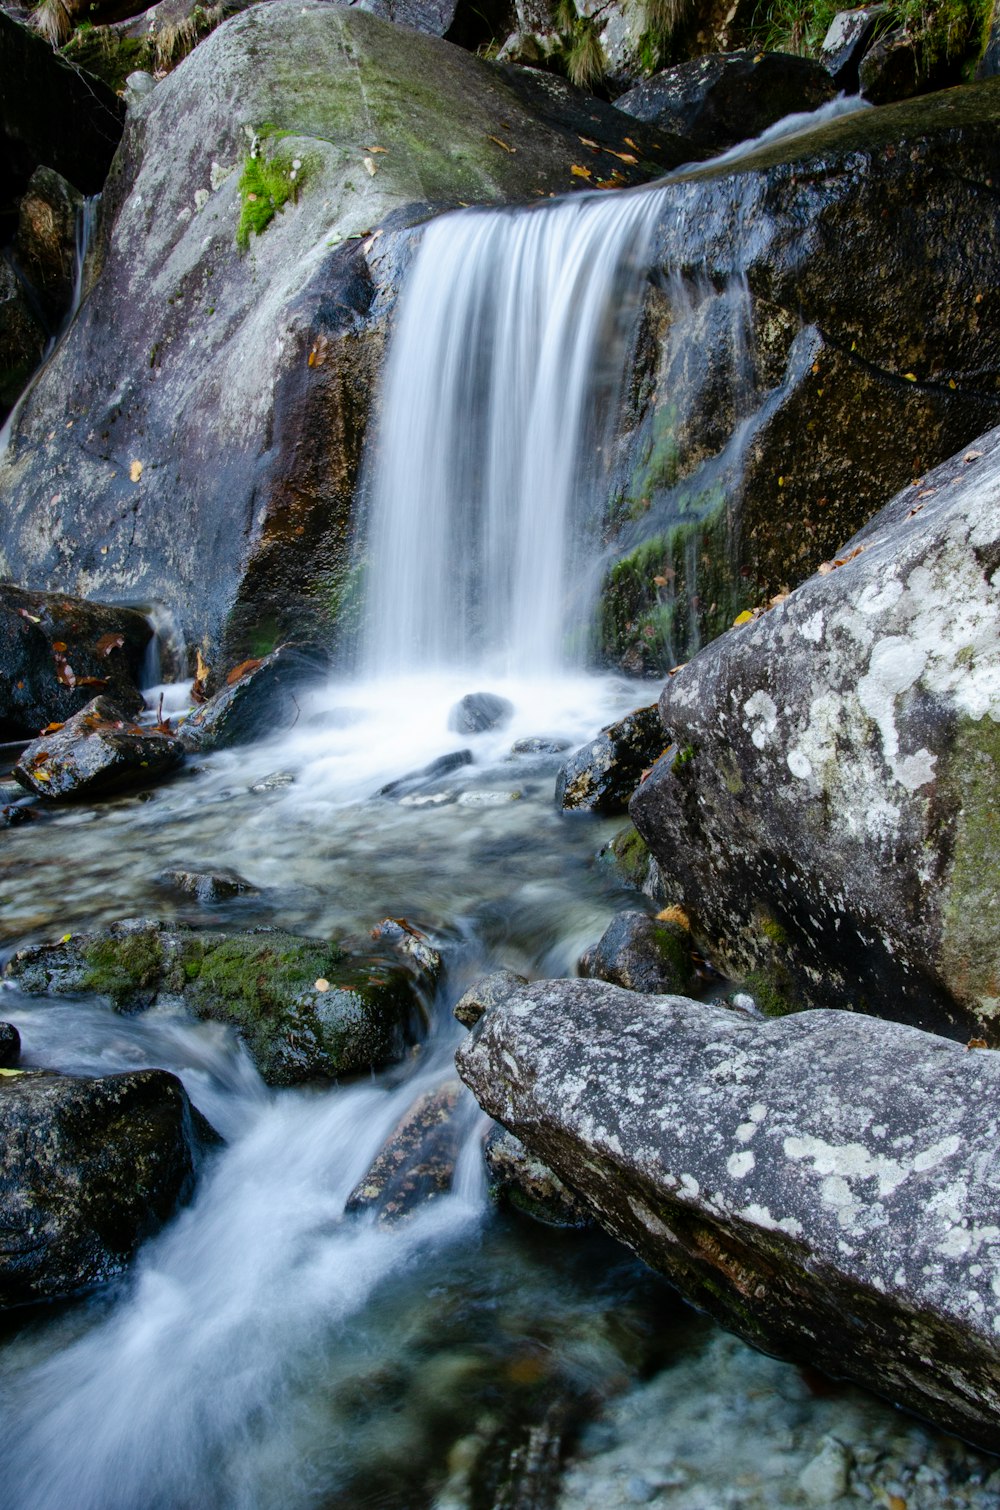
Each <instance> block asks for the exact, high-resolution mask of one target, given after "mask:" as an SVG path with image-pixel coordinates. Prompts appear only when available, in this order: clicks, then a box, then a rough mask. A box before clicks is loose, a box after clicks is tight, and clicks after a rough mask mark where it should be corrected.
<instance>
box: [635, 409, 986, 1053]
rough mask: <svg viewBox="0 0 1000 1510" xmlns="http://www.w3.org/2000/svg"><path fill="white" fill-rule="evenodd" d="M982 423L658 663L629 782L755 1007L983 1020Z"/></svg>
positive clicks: (645, 823) (696, 920) (661, 853)
mask: <svg viewBox="0 0 1000 1510" xmlns="http://www.w3.org/2000/svg"><path fill="white" fill-rule="evenodd" d="M998 562H1000V430H996V431H993V432H991V433H990V434H989V435H988V436H987V437H986V438H985V439H984V440H982V441H981V442H980V443H979V444H978V445H976V446H975V447H973V448H971V449H970V450H968V451H967V452H965V453H963V454H960V455H959V456H957V457H956V458H955V459H954V460H953V461H951V462H949V463H947V464H946V465H945V466H943V467H941V468H939V469H938V470H937V471H935V472H932V473H930V474H929V475H928V476H927V477H926V478H923V479H922V480H921V481H920V482H918V483H914V484H912V485H911V486H910V487H908V488H906V489H905V490H904V491H903V492H902V493H900V494H899V495H898V496H897V497H896V498H895V499H893V501H892V502H891V503H890V504H889V505H888V506H887V508H886V509H884V510H883V511H882V513H881V514H879V515H878V516H877V517H876V519H875V520H873V521H872V523H871V525H870V526H869V527H868V528H867V529H866V530H865V531H863V532H862V533H861V534H860V535H858V536H857V537H855V538H854V539H853V540H852V541H850V542H848V544H847V546H845V547H844V549H843V550H842V551H841V552H840V553H839V554H838V555H837V556H835V557H834V558H833V559H832V560H831V561H829V562H827V563H825V565H824V567H823V568H822V569H821V571H820V573H819V574H817V575H816V576H815V577H813V578H811V579H810V580H809V581H808V582H806V583H805V584H804V585H803V586H802V587H800V588H798V589H797V590H796V591H795V592H793V593H792V595H791V596H790V597H789V598H787V599H786V600H785V601H784V602H782V603H780V604H778V605H777V606H775V607H774V608H772V609H771V610H770V611H769V612H767V613H764V614H762V615H760V616H759V617H757V618H756V619H751V620H750V622H748V623H746V624H744V625H741V626H740V627H738V628H735V629H733V630H731V631H730V632H729V633H728V634H726V635H723V636H722V637H721V638H720V639H719V640H717V641H716V642H715V643H714V644H713V645H710V646H709V647H708V648H707V649H706V650H704V651H703V652H702V653H701V654H700V655H699V656H697V657H696V658H695V659H694V660H693V661H692V662H690V664H689V665H688V666H687V667H686V668H684V669H683V670H681V671H679V672H678V673H677V675H676V676H674V677H672V678H671V679H670V680H669V682H668V683H667V685H666V686H665V687H664V689H663V693H662V696H661V698H660V713H661V716H662V718H663V721H664V724H665V726H666V728H667V729H668V730H669V732H670V735H671V736H672V738H673V739H674V740H675V741H676V742H677V744H678V745H679V746H682V747H684V748H685V749H686V750H687V751H688V752H689V754H690V758H689V759H688V760H686V761H685V762H684V763H683V764H682V765H680V766H678V765H677V763H676V761H669V760H661V761H659V762H658V763H657V765H656V766H655V767H654V769H653V772H652V774H651V775H650V776H649V777H648V779H647V780H646V781H645V782H644V783H643V784H642V785H641V786H640V788H639V790H638V791H637V793H636V795H635V797H634V798H633V800H632V804H631V809H630V811H631V816H632V820H633V822H634V823H635V826H636V828H637V829H638V831H639V833H640V834H641V835H642V836H643V838H644V839H645V840H646V842H647V843H648V845H649V847H650V849H651V851H652V853H653V854H654V855H655V856H656V857H657V858H658V859H659V861H660V862H661V865H662V867H663V869H664V871H665V872H666V873H667V874H668V875H669V877H670V881H671V885H672V887H673V888H674V889H675V890H676V892H677V893H678V894H679V897H680V899H681V900H682V901H683V906H684V908H685V911H686V912H687V914H688V916H689V918H690V921H691V926H692V928H693V930H694V933H695V936H696V938H697V939H698V940H699V942H700V943H701V944H702V946H703V947H704V948H705V950H706V952H707V953H708V954H709V956H710V958H712V959H713V960H714V961H715V962H716V963H718V964H719V965H720V966H721V968H722V969H723V970H724V971H725V972H726V973H727V974H730V975H732V976H734V977H736V978H738V979H741V980H745V981H747V982H748V983H749V984H750V987H751V989H752V991H753V992H754V994H755V995H756V997H757V999H758V1002H759V1004H760V1005H761V1006H762V1007H764V1008H765V1010H769V1011H773V1012H781V1011H786V1010H789V1009H791V1008H794V1007H797V1006H838V1007H847V1008H852V1009H854V1010H858V1011H868V1012H873V1013H878V1014H882V1015H885V1016H890V1017H898V1018H901V1019H903V1020H905V1021H909V1022H912V1023H915V1024H918V1025H919V1026H922V1027H927V1028H933V1029H935V1030H937V1031H945V1032H949V1033H955V1034H959V1035H961V1036H962V1037H964V1038H968V1037H970V1036H972V1037H981V1038H983V1039H985V1040H987V1041H988V1042H989V1043H990V1044H1000V1027H998V1018H997V1005H998V999H1000V985H998V982H1000V825H998V805H997V792H998V790H1000V577H998V573H997V566H998Z"/></svg>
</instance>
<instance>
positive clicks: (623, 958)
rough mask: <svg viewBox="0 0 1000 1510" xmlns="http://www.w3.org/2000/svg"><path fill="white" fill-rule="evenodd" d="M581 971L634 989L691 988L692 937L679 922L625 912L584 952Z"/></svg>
mask: <svg viewBox="0 0 1000 1510" xmlns="http://www.w3.org/2000/svg"><path fill="white" fill-rule="evenodd" d="M577 969H578V971H579V973H580V974H581V975H583V976H585V977H587V978H588V979H591V980H606V981H610V982H611V984H612V985H615V986H624V987H625V989H626V990H628V991H646V992H654V993H659V994H661V995H662V994H664V993H669V992H685V991H688V990H690V988H691V986H692V984H693V979H694V965H693V962H692V959H691V936H690V934H689V933H688V932H687V930H686V929H685V928H682V927H681V926H680V924H679V923H675V922H670V921H667V920H662V919H659V918H654V917H650V915H649V913H648V912H638V911H636V912H620V913H618V915H617V917H615V918H613V919H612V920H611V922H610V923H609V924H608V927H607V928H606V929H605V931H604V933H603V934H602V935H601V937H600V938H599V939H598V941H597V943H596V944H593V945H592V946H591V947H590V948H589V949H588V950H586V952H585V953H584V954H583V955H581V957H580V961H579V964H578V965H577Z"/></svg>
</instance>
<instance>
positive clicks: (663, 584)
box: [653, 577, 667, 587]
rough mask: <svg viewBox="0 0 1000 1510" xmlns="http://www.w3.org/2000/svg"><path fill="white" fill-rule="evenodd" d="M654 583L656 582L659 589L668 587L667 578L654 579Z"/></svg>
mask: <svg viewBox="0 0 1000 1510" xmlns="http://www.w3.org/2000/svg"><path fill="white" fill-rule="evenodd" d="M653 581H654V582H655V584H656V586H657V587H666V585H667V579H666V577H654V578H653Z"/></svg>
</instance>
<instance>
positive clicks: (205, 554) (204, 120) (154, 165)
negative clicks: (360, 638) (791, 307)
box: [0, 0, 685, 665]
mask: <svg viewBox="0 0 1000 1510" xmlns="http://www.w3.org/2000/svg"><path fill="white" fill-rule="evenodd" d="M552 84H553V87H552V89H551V90H548V89H544V88H542V87H541V86H539V88H540V89H541V96H542V97H541V98H540V100H539V101H538V102H536V101H535V97H534V94H533V93H532V90H531V89H524V88H522V87H521V85H520V84H519V82H518V81H517V80H516V79H513V78H510V77H508V76H507V75H505V74H504V73H503V72H501V71H500V70H498V69H496V68H493V67H491V66H490V65H489V64H487V63H485V62H483V61H482V60H481V59H479V58H476V57H473V56H471V55H470V54H469V53H467V52H465V51H463V50H462V49H461V48H458V47H454V46H452V45H450V44H449V43H447V42H445V41H442V40H441V39H439V38H437V37H431V36H426V35H422V34H420V33H418V32H415V31H409V30H407V29H405V28H403V27H398V26H393V25H390V24H389V23H388V22H385V21H381V20H379V19H377V18H376V17H375V16H372V15H368V14H365V13H362V12H360V11H358V10H356V9H354V8H348V7H343V6H338V5H329V4H322V3H317V0H305V3H300V0H276V3H274V4H268V5H261V6H254V7H252V8H251V9H249V10H247V11H245V12H244V13H243V14H241V15H238V16H235V17H233V18H232V19H231V20H229V21H227V22H226V23H225V24H223V25H222V26H220V27H219V28H218V29H217V30H216V31H215V32H213V34H212V35H211V36H210V37H209V38H207V40H205V41H204V42H202V43H201V45H200V46H198V47H197V48H196V49H195V51H194V52H193V53H192V54H191V56H190V57H188V58H186V59H185V61H184V62H183V63H182V64H181V65H180V66H179V67H178V68H177V69H176V70H175V71H174V72H173V73H171V74H170V75H169V76H168V77H167V78H166V79H164V80H163V81H162V82H161V83H159V84H158V85H157V87H156V89H155V90H154V91H153V93H152V94H151V95H150V96H149V97H148V99H147V100H145V101H144V102H143V104H142V105H141V106H140V107H139V108H138V109H136V110H134V111H130V113H129V118H128V123H127V126H126V131H125V136H124V139H123V142H122V147H121V150H120V152H119V153H118V156H117V158H116V160H115V164H114V168H113V171H112V174H111V177H110V180H109V183H108V187H107V190H106V192H105V195H104V198H103V201H102V206H101V216H100V225H99V229H98V236H97V242H96V248H95V254H94V257H93V259H92V262H91V264H90V269H89V272H88V280H87V293H88V297H87V299H86V301H85V303H84V305H83V307H82V309H81V311H80V315H79V317H78V319H77V320H76V322H75V324H74V327H73V330H72V331H71V333H70V335H69V337H68V338H67V340H66V341H65V342H64V343H63V344H62V346H61V347H60V349H59V351H58V353H57V354H56V355H55V357H54V358H53V361H52V363H51V364H50V366H49V367H48V368H47V369H46V371H45V373H44V374H43V375H42V376H41V378H40V380H39V382H38V384H37V385H36V387H35V388H34V389H33V390H32V393H31V395H30V397H29V399H28V401H27V403H26V405H25V407H24V408H23V410H22V411H21V413H20V415H19V418H18V422H17V425H16V427H15V430H14V433H13V435H12V437H11V445H10V447H9V449H8V450H7V452H6V453H5V455H4V458H3V460H2V462H0V493H2V495H3V497H4V499H5V500H6V502H7V516H6V518H5V539H4V546H3V550H2V552H0V571H5V572H6V573H7V574H9V575H10V576H12V577H14V578H17V579H21V580H26V581H27V580H46V579H47V580H52V581H57V582H58V585H59V586H61V587H64V588H66V589H70V588H71V587H73V586H74V585H75V586H76V587H77V589H78V590H81V591H82V590H85V591H86V593H87V594H88V595H93V596H100V595H101V594H102V592H109V591H111V589H112V587H113V589H114V593H115V595H116V596H122V595H127V596H128V597H130V598H131V599H133V600H136V601H147V602H169V603H170V604H171V605H172V606H173V607H174V609H175V612H176V614H177V617H178V623H179V627H180V628H181V630H182V632H183V634H184V636H185V638H186V640H187V643H188V644H191V645H195V644H200V645H201V647H202V650H203V651H204V652H205V653H206V658H207V659H208V660H209V662H210V663H212V664H213V665H216V664H223V663H226V664H236V663H237V662H239V661H242V660H243V659H245V658H247V657H251V656H253V657H259V656H261V655H265V654H267V653H268V652H270V651H271V650H273V649H274V647H275V645H277V644H279V643H281V642H282V641H283V640H288V639H303V638H305V639H314V638H315V637H316V636H317V635H318V636H320V637H321V638H322V637H323V636H326V637H327V638H329V636H330V634H331V632H332V630H331V626H332V625H333V624H334V623H335V622H336V621H338V620H339V619H340V618H342V617H343V616H345V615H346V614H348V612H349V610H350V605H351V603H352V602H353V601H354V595H355V594H356V583H355V582H354V579H353V577H352V574H351V571H350V567H349V560H350V552H349V549H348V535H349V530H350V524H351V509H352V505H353V500H354V493H355V484H356V480H357V473H358V466H359V463H360V457H361V452H362V447H363V442H364V436H365V431H366V427H367V423H368V416H369V411H370V407H371V402H372V394H373V393H374V392H375V390H376V388H377V376H378V367H379V362H380V359H381V355H382V350H383V347H384V342H385V335H386V329H387V319H388V313H389V310H390V308H391V305H392V301H393V299H394V297H395V292H396V289H397V286H398V283H399V278H400V274H401V268H402V266H403V265H404V263H405V261H406V258H407V256H408V255H409V254H410V251H411V250H412V243H413V235H412V233H411V231H410V229H409V228H411V227H413V226H414V225H415V224H416V223H417V222H420V221H422V220H423V219H425V218H426V217H427V215H428V214H430V213H431V212H432V210H440V209H444V208H447V207H449V206H454V205H456V204H459V203H467V204H473V205H475V204H488V203H506V202H510V201H512V200H534V199H537V198H538V197H540V196H541V197H544V196H547V195H549V194H550V193H561V192H563V191H571V190H574V189H578V188H580V187H582V186H586V187H590V186H592V185H593V184H594V183H595V182H596V181H597V179H598V178H600V177H601V176H607V177H608V178H610V177H611V176H612V174H614V173H618V174H620V175H621V181H627V182H636V181H640V180H641V179H643V178H645V177H649V176H650V174H655V173H657V172H659V171H662V169H663V168H665V167H668V166H671V165H673V164H674V163H676V162H679V161H681V160H682V158H683V157H684V156H685V153H684V151H683V149H682V148H681V147H680V146H678V145H677V144H676V143H673V142H672V139H671V138H670V137H669V136H666V135H662V134H661V135H656V134H655V133H654V134H652V135H650V134H649V133H646V134H645V135H639V136H637V135H636V123H635V122H630V121H629V120H627V119H626V118H625V117H623V116H621V115H620V114H619V113H618V112H616V111H615V110H614V109H613V108H612V107H611V106H608V105H603V104H601V103H600V102H599V101H593V102H587V106H586V109H585V110H584V111H583V112H582V114H581V105H580V103H579V97H578V96H575V95H574V96H573V100H574V102H573V103H572V109H571V111H570V113H569V114H568V115H566V112H565V110H563V105H564V104H565V102H563V104H561V103H560V94H559V88H558V87H557V86H558V84H559V81H552ZM570 94H571V95H573V92H572V91H570ZM567 108H568V107H567ZM561 111H562V113H563V115H565V116H566V118H565V119H562V120H560V113H561ZM581 121H585V122H586V124H585V125H583V124H581ZM642 129H643V130H645V128H642ZM581 135H584V136H586V137H587V139H588V141H593V142H594V143H595V144H596V145H595V146H593V147H590V146H584V145H583V144H581V142H580V136H581ZM626 135H631V136H632V137H633V138H634V139H635V140H636V141H637V142H639V143H640V146H641V153H640V154H638V155H640V156H641V157H642V159H643V162H641V163H636V164H632V163H626V162H623V161H622V157H621V155H620V154H624V155H625V156H626V157H634V156H636V155H637V154H636V153H635V152H634V151H633V149H632V148H631V147H629V146H627V145H626V144H625V142H624V137H625V136H626ZM654 137H655V139H656V140H657V141H659V142H660V144H661V147H662V149H663V151H661V152H660V153H659V154H657V152H656V151H655V150H654V149H653V147H652V140H653V139H654ZM613 153H618V154H619V156H614V155H612V154H613ZM581 154H583V155H585V156H587V162H588V165H590V169H589V170H590V171H591V173H592V175H593V176H592V178H591V179H590V180H586V179H581V178H580V177H578V176H575V175H574V174H573V172H572V168H573V166H574V165H575V164H578V163H579V161H580V158H581ZM647 157H648V158H649V159H651V160H649V161H647ZM248 162H250V163H256V164H257V166H258V168H260V169H262V170H263V169H266V173H264V174H263V177H261V175H260V174H258V179H255V180H253V181H251V179H250V177H248V175H247V172H246V169H247V164H248ZM296 163H298V165H299V166H298V168H296V167H295V164H296ZM275 175H277V177H278V178H280V180H281V183H282V184H283V185H284V188H283V190H282V194H281V195H279V196H277V198H282V197H283V198H284V200H285V202H284V205H283V207H282V208H280V209H279V208H277V205H275V206H274V207H273V208H274V213H273V214H269V215H265V216H263V217H258V223H259V224H260V225H261V226H262V229H261V231H260V234H251V235H249V239H248V245H247V249H246V251H245V252H241V251H240V249H239V247H238V245H237V233H238V227H239V225H240V222H241V217H242V215H243V212H244V211H245V210H247V209H253V210H258V209H259V208H260V196H259V192H258V188H255V187H254V186H253V184H254V183H255V182H258V180H259V181H260V182H267V183H270V182H273V181H274V178H275ZM285 189H287V191H288V192H287V194H285V192H284V190H285ZM251 194H254V195H256V196H257V198H256V199H255V200H254V201H253V202H252V203H251V201H250V195H251ZM270 197H274V196H272V195H270V194H268V199H270ZM268 208H271V207H270V205H269V206H268ZM376 231H381V232H382V234H381V235H379V236H378V237H375V236H374V233H375V232H376ZM68 421H72V427H71V428H68V427H67V424H68ZM67 477H72V480H73V485H72V488H71V489H70V488H68V487H67V486H66V479H67ZM56 494H60V495H61V507H60V509H59V510H58V511H55V510H53V508H52V506H51V499H52V498H53V496H55V495H56ZM70 536H71V537H72V539H73V542H74V549H73V553H72V557H71V558H68V557H67V556H66V554H65V553H64V550H63V544H64V541H65V539H66V538H68V537H70ZM223 640H224V641H225V648H224V654H222V655H221V656H220V655H219V654H217V653H216V652H217V650H218V647H219V644H220V641H223Z"/></svg>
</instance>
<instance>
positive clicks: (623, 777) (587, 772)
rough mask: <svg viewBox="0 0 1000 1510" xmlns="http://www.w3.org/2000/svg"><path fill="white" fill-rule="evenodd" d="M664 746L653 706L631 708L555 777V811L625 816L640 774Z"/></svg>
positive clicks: (565, 765) (665, 743)
mask: <svg viewBox="0 0 1000 1510" xmlns="http://www.w3.org/2000/svg"><path fill="white" fill-rule="evenodd" d="M668 743H669V741H668V739H667V736H666V735H665V733H664V732H663V725H662V723H661V722H660V717H659V713H658V711H657V706H656V704H655V703H654V704H653V705H652V707H649V708H636V710H635V712H634V713H629V714H627V715H626V717H625V718H622V719H620V720H619V721H618V723H615V724H609V725H608V727H607V728H606V729H602V730H601V732H600V734H599V735H598V736H597V738H596V739H593V740H591V742H590V743H589V744H586V745H583V746H582V747H581V748H580V749H579V750H577V751H576V752H575V754H573V755H571V756H570V757H569V759H568V760H567V761H566V763H565V764H564V765H563V767H562V769H561V770H560V772H559V775H558V776H557V777H556V806H557V807H561V808H563V809H576V810H579V811H586V812H592V813H624V812H625V811H626V809H627V808H628V801H629V798H630V797H631V795H632V793H633V792H634V791H635V789H636V787H637V786H638V785H639V781H640V779H641V777H642V774H643V771H645V770H646V768H647V767H649V766H651V765H652V764H653V762H654V760H656V758H657V757H658V756H659V755H661V754H662V753H663V751H664V749H665V748H666V746H667V744H668Z"/></svg>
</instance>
